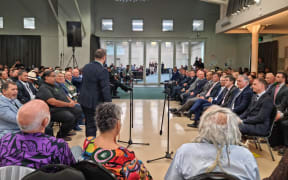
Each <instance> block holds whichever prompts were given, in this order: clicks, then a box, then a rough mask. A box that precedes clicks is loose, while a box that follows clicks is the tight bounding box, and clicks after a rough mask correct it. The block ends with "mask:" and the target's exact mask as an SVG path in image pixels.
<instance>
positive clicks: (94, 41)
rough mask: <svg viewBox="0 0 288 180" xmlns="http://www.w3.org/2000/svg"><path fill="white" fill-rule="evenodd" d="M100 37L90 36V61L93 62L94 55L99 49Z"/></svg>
mask: <svg viewBox="0 0 288 180" xmlns="http://www.w3.org/2000/svg"><path fill="white" fill-rule="evenodd" d="M100 48H101V45H100V37H98V36H95V35H91V38H90V61H93V60H94V53H95V51H96V50H97V49H100Z"/></svg>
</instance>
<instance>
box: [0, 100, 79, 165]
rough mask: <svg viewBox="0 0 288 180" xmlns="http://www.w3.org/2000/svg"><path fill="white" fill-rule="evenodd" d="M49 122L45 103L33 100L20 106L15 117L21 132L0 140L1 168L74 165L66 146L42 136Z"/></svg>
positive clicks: (62, 142)
mask: <svg viewBox="0 0 288 180" xmlns="http://www.w3.org/2000/svg"><path fill="white" fill-rule="evenodd" d="M49 121H50V112H49V107H48V106H47V104H46V103H45V102H44V101H41V100H32V101H29V102H28V103H26V104H25V105H23V106H22V107H21V108H20V109H19V112H18V114H17V123H18V125H19V127H20V129H21V132H17V133H12V134H11V133H9V134H6V135H4V136H3V137H2V138H1V140H0V166H1V167H3V166H11V165H16V166H25V167H30V168H34V169H37V168H41V167H42V166H45V165H48V164H65V165H68V166H69V165H72V164H74V163H75V160H74V158H73V155H72V153H71V151H70V149H69V146H68V144H67V143H65V141H64V140H61V139H56V138H55V137H53V136H49V135H46V134H44V131H45V127H46V126H47V125H48V124H49Z"/></svg>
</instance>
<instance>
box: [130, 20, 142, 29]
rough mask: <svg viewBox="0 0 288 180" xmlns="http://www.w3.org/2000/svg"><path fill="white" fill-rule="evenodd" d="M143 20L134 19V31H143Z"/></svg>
mask: <svg viewBox="0 0 288 180" xmlns="http://www.w3.org/2000/svg"><path fill="white" fill-rule="evenodd" d="M143 24H144V23H143V20H142V19H133V20H132V31H143Z"/></svg>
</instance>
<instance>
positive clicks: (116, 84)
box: [107, 67, 132, 98]
mask: <svg viewBox="0 0 288 180" xmlns="http://www.w3.org/2000/svg"><path fill="white" fill-rule="evenodd" d="M107 70H108V72H109V79H110V84H111V85H112V86H111V90H112V95H113V98H115V97H117V98H118V96H117V89H118V87H120V88H121V89H122V90H124V91H125V92H127V91H129V90H132V88H130V87H128V86H125V85H124V84H122V83H121V81H120V80H119V79H118V76H117V75H116V74H113V73H112V70H111V68H110V67H108V68H107Z"/></svg>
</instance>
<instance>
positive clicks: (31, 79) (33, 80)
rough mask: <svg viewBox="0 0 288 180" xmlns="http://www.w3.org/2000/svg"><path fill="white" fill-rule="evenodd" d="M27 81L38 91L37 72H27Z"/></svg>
mask: <svg viewBox="0 0 288 180" xmlns="http://www.w3.org/2000/svg"><path fill="white" fill-rule="evenodd" d="M28 82H29V83H31V84H32V86H33V87H34V88H35V89H36V91H38V89H39V82H38V79H37V74H36V73H35V72H34V71H30V72H28Z"/></svg>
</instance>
